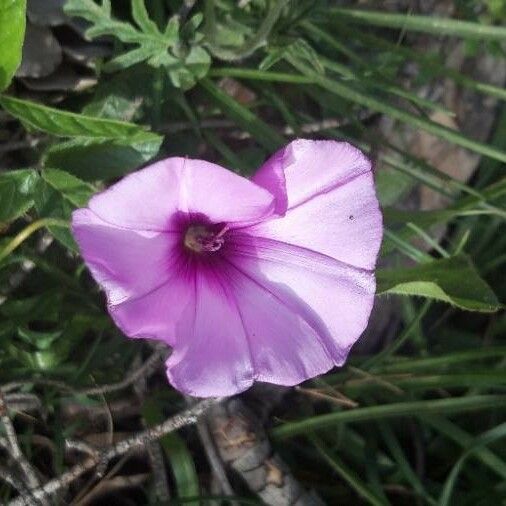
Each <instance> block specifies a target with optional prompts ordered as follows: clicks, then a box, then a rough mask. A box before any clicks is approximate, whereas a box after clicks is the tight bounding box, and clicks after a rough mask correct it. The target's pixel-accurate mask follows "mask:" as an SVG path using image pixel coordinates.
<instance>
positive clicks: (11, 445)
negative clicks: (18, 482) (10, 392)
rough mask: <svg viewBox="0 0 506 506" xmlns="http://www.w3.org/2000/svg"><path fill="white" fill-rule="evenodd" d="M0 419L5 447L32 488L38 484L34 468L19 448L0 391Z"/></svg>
mask: <svg viewBox="0 0 506 506" xmlns="http://www.w3.org/2000/svg"><path fill="white" fill-rule="evenodd" d="M0 420H1V421H2V424H3V426H4V429H5V435H6V437H7V442H8V447H6V449H7V451H8V453H9V455H10V457H11V458H12V460H14V462H16V464H17V466H18V467H19V469H20V471H21V472H22V474H23V477H24V479H25V480H26V482H27V484H28V488H30V489H34V488H36V487H38V486H40V483H39V479H38V478H37V474H36V473H35V470H34V469H33V468H32V466H31V465H30V463H29V462H28V460H27V459H26V457H25V456H24V454H23V452H22V451H21V448H20V446H19V442H18V438H17V436H16V431H15V429H14V425H13V424H12V421H11V419H10V417H9V413H8V411H7V404H6V403H5V400H4V396H3V394H2V393H1V392H0Z"/></svg>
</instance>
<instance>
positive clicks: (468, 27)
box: [325, 8, 506, 41]
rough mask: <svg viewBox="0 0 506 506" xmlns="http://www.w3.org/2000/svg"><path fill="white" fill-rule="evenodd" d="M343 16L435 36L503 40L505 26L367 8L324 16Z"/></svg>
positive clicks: (363, 22) (329, 12)
mask: <svg viewBox="0 0 506 506" xmlns="http://www.w3.org/2000/svg"><path fill="white" fill-rule="evenodd" d="M329 15H330V16H340V17H344V18H345V20H346V21H347V22H356V23H358V24H366V25H376V26H385V27H388V28H399V29H402V30H407V31H415V32H423V33H431V34H434V35H441V34H444V35H445V36H447V37H449V36H452V35H453V36H457V37H464V38H476V39H480V40H484V39H487V40H498V41H506V28H504V27H502V26H491V25H485V24H481V23H471V22H469V21H462V20H460V19H448V18H441V17H438V16H417V15H414V14H397V13H390V12H388V13H387V12H377V11H369V10H354V9H341V8H331V9H328V10H327V11H326V12H325V16H326V17H328V16H329Z"/></svg>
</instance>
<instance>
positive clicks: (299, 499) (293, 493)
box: [207, 398, 323, 506]
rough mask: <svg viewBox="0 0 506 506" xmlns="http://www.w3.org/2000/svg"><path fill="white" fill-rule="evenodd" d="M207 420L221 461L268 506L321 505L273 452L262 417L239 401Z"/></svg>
mask: <svg viewBox="0 0 506 506" xmlns="http://www.w3.org/2000/svg"><path fill="white" fill-rule="evenodd" d="M207 420H208V422H209V426H210V428H211V431H212V434H213V436H214V440H215V442H216V446H217V448H218V451H219V454H220V457H221V459H222V460H223V461H224V462H225V463H226V464H227V465H228V466H230V467H231V468H232V469H233V470H234V471H235V472H236V473H237V474H239V475H240V476H241V477H242V479H243V480H244V481H245V482H246V483H247V485H248V486H249V488H250V489H251V490H252V491H254V492H256V493H257V494H258V496H259V497H260V498H261V499H262V501H263V502H264V503H265V504H267V505H269V506H321V505H322V504H323V503H322V501H321V499H320V498H319V497H318V496H317V495H316V494H315V493H314V492H308V491H306V490H304V488H303V487H302V485H301V484H300V483H299V482H298V480H297V479H296V478H295V477H294V476H293V474H292V473H291V471H290V469H289V468H288V466H287V465H286V464H285V463H284V462H283V461H282V459H281V457H280V456H279V455H277V454H276V453H274V451H273V449H272V447H271V444H270V442H269V440H268V438H267V433H266V432H265V429H264V428H263V424H262V422H261V420H260V418H259V417H258V416H257V415H256V414H255V413H254V412H253V411H252V410H251V409H250V408H248V407H247V406H246V404H245V403H244V401H242V400H241V399H239V398H234V399H231V400H229V401H228V402H227V403H222V404H220V405H217V406H214V407H213V409H212V410H211V411H210V412H209V413H208V416H207Z"/></svg>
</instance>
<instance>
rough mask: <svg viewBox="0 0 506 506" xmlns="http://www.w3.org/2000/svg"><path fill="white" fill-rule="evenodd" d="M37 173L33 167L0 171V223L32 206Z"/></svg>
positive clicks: (13, 217)
mask: <svg viewBox="0 0 506 506" xmlns="http://www.w3.org/2000/svg"><path fill="white" fill-rule="evenodd" d="M38 180H39V175H38V174H37V172H36V171H35V170H33V169H23V170H13V171H8V172H1V173H0V223H8V222H10V221H13V220H15V219H16V218H18V217H19V216H21V215H22V214H24V213H26V212H27V211H28V210H29V209H30V208H31V207H32V206H33V195H34V191H35V189H36V187H37V183H38Z"/></svg>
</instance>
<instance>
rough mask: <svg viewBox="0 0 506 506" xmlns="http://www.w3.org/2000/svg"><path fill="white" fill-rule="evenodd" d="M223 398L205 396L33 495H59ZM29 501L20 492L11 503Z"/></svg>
mask: <svg viewBox="0 0 506 506" xmlns="http://www.w3.org/2000/svg"><path fill="white" fill-rule="evenodd" d="M220 401H221V399H205V400H203V401H200V402H199V403H197V404H196V405H195V406H193V407H191V408H189V409H187V410H185V411H183V412H181V413H178V414H176V415H174V416H172V417H171V418H168V419H167V420H166V421H165V422H163V423H161V424H159V425H157V426H155V427H152V428H150V429H147V430H145V431H143V432H139V433H138V434H135V435H133V436H131V437H130V438H128V439H125V440H123V441H119V442H118V443H116V444H115V445H114V446H111V447H110V448H108V449H106V450H103V451H101V452H99V453H98V454H97V456H94V457H90V458H88V459H86V460H85V461H84V462H82V463H80V464H77V465H75V466H74V467H73V468H71V469H70V470H69V471H67V472H66V473H64V474H62V475H61V476H60V477H58V478H54V479H53V480H50V481H48V482H47V483H46V484H45V485H44V486H43V487H40V488H37V489H35V490H32V496H33V497H34V498H35V499H36V500H40V499H42V498H45V497H49V496H52V495H54V494H56V493H57V492H59V491H60V490H61V489H63V488H65V487H67V486H68V485H70V484H71V483H72V482H73V481H75V480H76V479H78V478H79V477H80V476H82V475H83V474H85V473H87V472H88V471H91V470H92V469H94V468H96V467H97V466H98V465H99V464H101V463H105V464H107V463H109V462H110V461H111V460H112V459H114V458H116V457H120V456H121V455H124V454H125V453H127V452H128V451H130V450H132V449H134V448H139V447H142V446H145V445H148V444H149V443H150V442H152V441H154V440H156V439H159V438H160V437H162V436H164V435H165V434H168V433H169V432H173V431H175V430H177V429H180V428H181V427H184V426H186V425H190V424H192V423H195V422H196V421H197V419H198V417H199V416H201V415H202V414H203V413H204V412H205V411H206V410H207V409H208V408H209V407H211V406H212V405H214V404H217V403H219V402H220ZM29 501H30V498H28V497H25V496H22V495H20V496H19V497H17V498H16V499H14V500H13V501H11V502H10V503H9V506H24V505H28V504H30V502H29Z"/></svg>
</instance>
